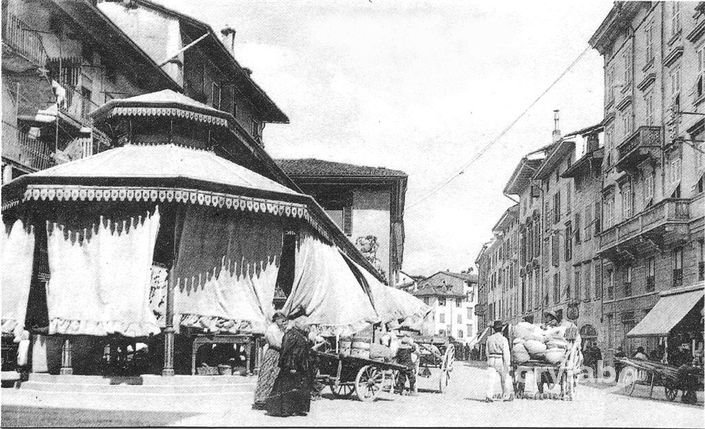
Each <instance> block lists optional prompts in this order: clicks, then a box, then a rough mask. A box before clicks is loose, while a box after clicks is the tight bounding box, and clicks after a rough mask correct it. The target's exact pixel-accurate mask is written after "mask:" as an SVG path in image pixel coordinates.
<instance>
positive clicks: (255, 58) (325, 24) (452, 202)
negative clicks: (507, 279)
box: [159, 0, 612, 275]
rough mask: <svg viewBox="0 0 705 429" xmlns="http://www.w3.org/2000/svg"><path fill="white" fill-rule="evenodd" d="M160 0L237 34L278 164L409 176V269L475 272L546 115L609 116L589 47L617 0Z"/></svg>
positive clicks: (579, 124)
mask: <svg viewBox="0 0 705 429" xmlns="http://www.w3.org/2000/svg"><path fill="white" fill-rule="evenodd" d="M159 2H160V3H162V4H165V5H167V6H169V7H170V8H173V9H175V10H178V11H180V12H183V13H186V14H188V15H191V16H193V17H195V18H197V19H200V20H202V21H205V22H207V23H208V24H210V25H211V26H212V27H213V29H214V30H216V32H219V30H220V29H222V28H223V27H225V26H226V25H230V26H232V27H233V28H235V29H236V31H237V35H236V39H235V49H234V51H235V57H236V58H237V60H238V62H239V63H240V64H241V65H243V66H244V67H248V68H250V69H251V70H252V71H253V74H252V77H253V79H254V80H255V81H256V82H257V83H258V84H259V85H260V86H261V87H262V88H263V89H264V90H265V91H266V92H267V94H269V96H270V97H271V98H272V99H273V100H274V101H275V103H276V104H277V105H278V106H279V108H280V109H282V110H283V111H284V112H285V113H286V114H287V116H288V117H289V119H290V123H289V124H268V125H267V126H266V128H265V131H264V142H265V148H266V150H267V151H268V153H269V154H270V155H271V156H272V157H273V158H275V159H277V158H318V159H323V160H330V161H337V162H347V163H352V164H358V165H367V166H373V167H379V166H383V167H387V168H392V169H398V170H402V171H404V172H406V173H407V174H408V175H409V181H408V190H407V193H406V211H405V217H404V222H405V230H406V241H405V251H404V264H403V270H404V271H405V272H407V273H409V274H426V275H429V274H432V273H434V272H436V271H438V270H445V269H450V270H451V271H460V270H465V269H468V268H469V267H473V266H474V264H475V262H474V261H475V258H476V257H477V254H478V252H479V251H480V249H481V248H482V244H483V243H485V242H487V241H488V240H490V239H491V238H492V232H491V229H492V227H493V225H494V224H495V223H496V221H497V220H498V219H499V217H500V216H501V214H502V213H503V212H504V211H505V210H506V209H507V208H508V207H510V206H511V205H513V202H512V201H510V200H509V199H508V198H507V197H505V196H503V194H502V189H503V188H504V185H505V184H506V182H507V180H508V179H509V176H510V175H511V173H512V172H513V170H514V168H515V167H516V165H517V163H518V162H519V161H520V159H521V158H522V157H523V156H524V154H526V153H527V152H530V151H532V150H535V149H537V148H539V147H541V146H544V145H546V144H549V143H550V142H551V132H552V131H553V110H554V109H559V110H560V129H561V131H562V132H563V133H564V134H567V133H568V132H570V131H575V130H578V129H581V128H585V127H587V126H590V125H593V124H597V123H599V122H600V120H601V119H602V100H603V74H602V73H603V71H602V59H601V57H600V56H599V54H598V53H597V52H596V51H595V50H593V49H589V46H588V40H589V38H590V36H591V35H592V34H593V33H594V31H595V30H596V29H597V27H598V26H599V25H600V23H601V22H602V20H603V19H604V17H605V16H606V15H607V13H608V12H609V10H610V8H611V7H612V2H611V1H604V0H589V1H588V0H585V1H580V2H578V1H566V0H562V1H538V0H534V1H482V2H480V1H476V0H464V1H443V0H435V1H415V0H385V1H382V0H372V1H370V0H343V1H332V0H325V1H323V0H317V1H283V0H278V1H271V0H208V1H200V2H194V1H192V0H168V1H167V0H159ZM586 49H588V51H587V52H585V53H584V51H585V50H586ZM581 53H584V54H583V55H582V56H581V57H580V59H579V61H578V62H577V63H576V64H575V65H574V66H573V67H572V68H571V69H570V71H569V72H568V73H567V74H565V76H563V78H562V79H560V80H559V81H558V83H557V84H556V85H555V86H553V87H552V88H551V89H550V91H548V92H547V93H546V94H545V95H544V96H543V97H542V98H541V100H540V101H539V102H538V103H536V104H535V105H533V107H531V109H529V110H528V111H526V114H525V115H524V116H523V117H522V118H521V119H520V120H519V121H518V122H516V124H515V125H514V126H513V127H512V128H511V129H510V130H509V131H508V132H507V133H506V134H504V135H503V136H502V138H500V139H499V140H497V141H496V143H494V144H492V145H491V146H490V147H489V149H487V150H486V151H482V149H483V148H484V147H486V145H488V144H489V143H491V142H493V141H495V140H496V139H497V137H498V136H499V135H500V133H502V131H503V130H504V129H505V128H507V127H508V126H509V125H510V124H511V123H512V122H514V121H515V120H516V119H517V118H518V117H519V116H520V115H521V114H522V113H523V112H524V111H525V110H526V109H527V107H529V106H530V105H531V104H532V103H533V102H534V101H535V100H536V99H537V98H538V97H539V96H540V95H541V94H542V93H543V92H544V91H546V89H547V88H549V87H550V86H551V84H552V83H553V82H554V81H555V80H556V79H557V78H558V77H559V76H560V75H561V74H562V73H563V72H564V71H565V70H566V69H567V68H568V67H569V66H570V64H571V63H573V61H574V60H575V59H576V58H578V57H579V56H580V54H581ZM481 152H482V154H481V156H479V157H478V154H479V153H481ZM471 160H474V162H473V163H471V164H470V165H469V166H468V167H467V168H466V169H465V170H464V172H463V173H462V174H460V175H456V173H458V172H459V171H460V170H461V167H463V166H464V165H466V164H468V162H469V161H471ZM452 176H457V177H456V179H454V180H452V181H451V182H450V183H448V184H447V185H446V186H444V187H442V188H441V189H440V190H438V191H436V192H434V193H432V194H431V195H430V196H429V192H431V191H433V190H435V189H437V188H439V185H441V184H443V183H445V182H447V180H448V179H449V178H450V177H452Z"/></svg>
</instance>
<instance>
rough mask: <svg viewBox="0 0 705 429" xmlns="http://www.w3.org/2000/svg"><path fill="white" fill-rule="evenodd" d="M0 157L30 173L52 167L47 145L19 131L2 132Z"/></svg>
mask: <svg viewBox="0 0 705 429" xmlns="http://www.w3.org/2000/svg"><path fill="white" fill-rule="evenodd" d="M13 131H14V133H13ZM2 156H3V158H7V159H9V160H11V161H14V162H16V163H18V164H20V165H22V166H24V167H26V168H28V169H30V170H32V171H36V170H43V169H45V168H49V167H51V166H52V165H54V160H53V158H52V156H51V150H50V148H49V145H47V143H46V142H43V141H41V140H37V139H34V138H32V137H30V136H29V135H28V134H27V133H24V132H22V131H20V130H9V129H5V130H3V142H2Z"/></svg>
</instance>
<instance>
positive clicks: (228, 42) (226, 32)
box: [220, 25, 236, 53]
mask: <svg viewBox="0 0 705 429" xmlns="http://www.w3.org/2000/svg"><path fill="white" fill-rule="evenodd" d="M235 33H236V31H235V29H234V28H233V27H231V26H230V25H226V26H225V27H224V28H223V29H222V30H220V34H222V35H223V37H222V40H223V43H224V44H225V46H230V52H233V53H234V52H235Z"/></svg>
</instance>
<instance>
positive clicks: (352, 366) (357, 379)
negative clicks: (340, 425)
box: [314, 351, 406, 402]
mask: <svg viewBox="0 0 705 429" xmlns="http://www.w3.org/2000/svg"><path fill="white" fill-rule="evenodd" d="M314 353H315V355H316V356H317V357H318V362H319V363H318V377H317V378H318V380H319V381H320V382H322V383H323V384H326V385H328V386H329V387H330V390H331V391H332V392H333V395H335V396H336V397H338V398H349V397H351V396H352V395H353V394H355V395H357V398H358V399H359V400H361V401H363V402H370V401H374V400H375V399H376V398H377V397H378V396H379V394H380V393H381V392H389V393H391V392H393V390H394V383H395V382H396V377H397V375H398V372H399V371H403V370H405V369H406V368H405V367H404V366H401V365H397V364H395V363H390V362H383V361H376V360H371V359H365V358H362V357H358V356H350V355H343V354H334V353H329V352H320V351H314Z"/></svg>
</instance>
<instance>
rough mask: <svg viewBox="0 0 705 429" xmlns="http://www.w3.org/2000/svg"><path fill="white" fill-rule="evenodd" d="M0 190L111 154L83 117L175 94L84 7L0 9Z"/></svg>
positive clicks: (49, 4)
mask: <svg viewBox="0 0 705 429" xmlns="http://www.w3.org/2000/svg"><path fill="white" fill-rule="evenodd" d="M2 14H3V19H2V32H3V33H2V36H3V37H2V45H3V60H2V72H3V84H2V85H3V97H2V99H3V125H2V130H3V135H2V137H3V139H2V140H3V149H2V165H3V175H2V181H3V182H2V183H7V182H8V181H10V180H12V179H13V178H15V177H17V176H20V175H22V174H25V173H29V172H33V171H37V170H42V169H45V168H48V167H51V166H53V165H56V164H58V163H63V162H67V161H71V160H75V159H79V158H82V157H85V156H89V155H92V154H94V153H97V152H100V151H103V150H105V149H107V148H109V147H110V144H111V142H110V140H109V138H108V137H107V136H106V135H105V133H103V132H102V131H101V130H99V129H97V128H95V127H93V125H92V121H91V119H90V118H89V115H88V114H89V113H90V112H91V111H93V110H95V108H97V107H98V106H99V105H101V104H103V103H105V102H106V101H109V100H111V99H113V98H125V97H130V96H133V95H138V94H142V93H145V92H150V91H155V90H159V89H174V90H176V89H178V88H179V86H178V85H177V83H176V82H175V81H173V80H172V79H171V78H170V77H169V76H168V75H167V74H166V73H164V72H163V71H162V70H161V69H159V67H158V66H157V64H156V63H154V62H153V61H152V60H151V59H150V58H149V57H148V56H147V55H146V53H145V52H144V51H142V50H141V49H140V48H139V47H137V46H135V45H134V43H132V41H131V40H130V39H129V38H128V37H127V36H126V35H125V33H124V32H122V30H120V29H119V28H118V27H116V26H115V25H114V24H113V23H112V22H111V21H110V20H109V19H108V18H107V17H106V16H105V15H103V14H102V13H101V12H100V10H98V9H97V8H96V7H94V6H93V5H92V4H91V3H90V2H88V1H65V0H41V1H36V2H24V1H18V0H5V1H3V2H2Z"/></svg>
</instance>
